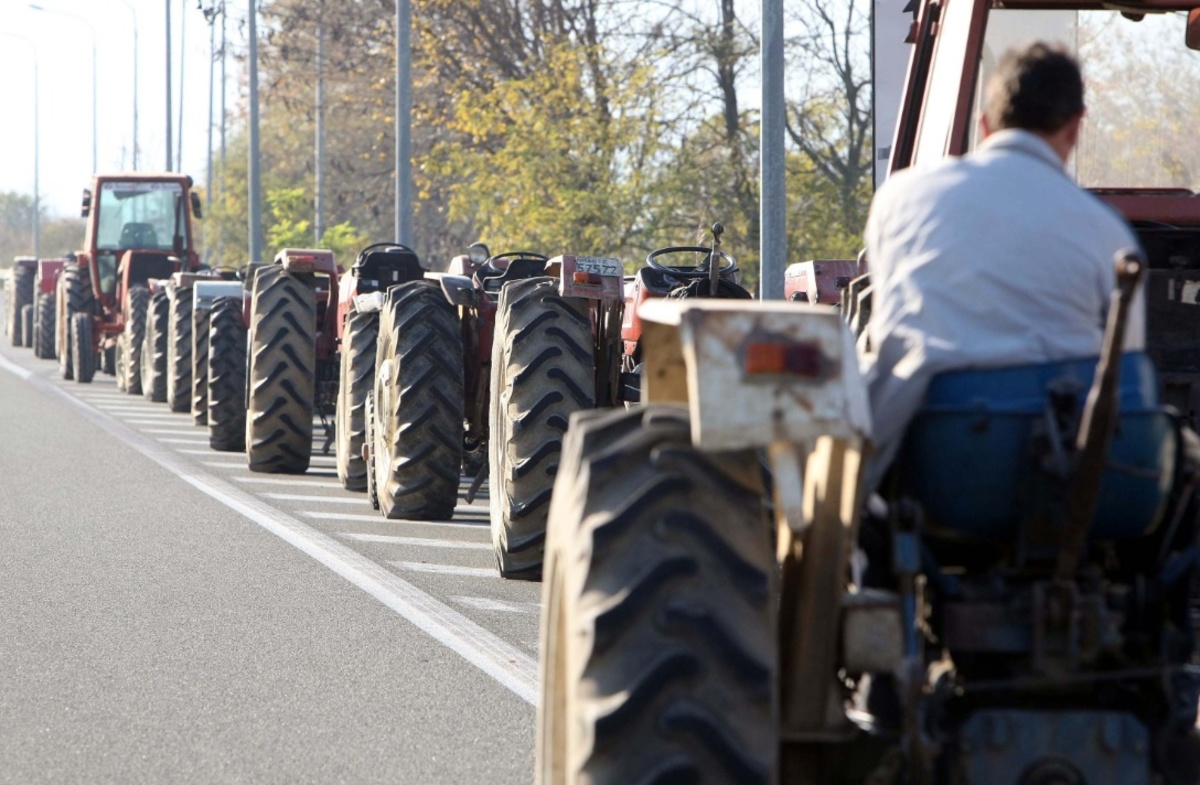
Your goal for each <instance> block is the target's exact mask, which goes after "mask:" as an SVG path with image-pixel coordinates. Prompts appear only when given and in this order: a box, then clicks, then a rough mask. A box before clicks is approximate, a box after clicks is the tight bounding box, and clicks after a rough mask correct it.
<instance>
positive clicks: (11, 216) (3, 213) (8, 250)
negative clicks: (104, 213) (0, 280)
mask: <svg viewBox="0 0 1200 785" xmlns="http://www.w3.org/2000/svg"><path fill="white" fill-rule="evenodd" d="M83 231H84V222H83V220H82V219H79V218H46V216H45V215H44V214H43V215H42V217H41V255H42V257H43V258H49V257H54V256H62V255H64V254H66V253H67V252H68V251H78V250H79V249H80V248H81V247H82V246H83ZM33 253H34V248H33V197H32V196H30V195H28V194H21V193H15V192H5V193H0V269H5V268H7V267H9V266H10V265H11V264H12V260H13V257H15V256H33Z"/></svg>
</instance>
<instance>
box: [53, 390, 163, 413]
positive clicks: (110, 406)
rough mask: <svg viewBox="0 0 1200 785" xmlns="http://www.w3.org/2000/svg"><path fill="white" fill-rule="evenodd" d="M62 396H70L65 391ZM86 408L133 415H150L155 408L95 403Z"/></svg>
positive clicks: (148, 405) (147, 405)
mask: <svg viewBox="0 0 1200 785" xmlns="http://www.w3.org/2000/svg"><path fill="white" fill-rule="evenodd" d="M63 394H64V395H70V393H69V392H67V391H66V390H63ZM72 397H73V396H72ZM88 406H91V407H93V408H96V409H100V410H102V411H103V412H105V413H108V412H130V413H133V414H150V413H151V412H153V411H154V409H155V407H153V406H151V405H150V404H146V405H145V406H126V405H124V404H115V403H95V404H92V403H89V404H88Z"/></svg>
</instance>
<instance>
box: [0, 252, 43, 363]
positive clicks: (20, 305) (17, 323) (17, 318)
mask: <svg viewBox="0 0 1200 785" xmlns="http://www.w3.org/2000/svg"><path fill="white" fill-rule="evenodd" d="M36 274H37V270H36V268H33V267H26V266H25V265H17V266H14V267H13V268H12V278H10V279H9V281H8V285H9V286H10V287H12V293H11V294H10V295H9V296H8V306H9V308H8V313H7V314H6V318H7V329H8V335H9V338H10V339H11V340H12V345H13V346H16V347H21V346H30V345H31V344H30V341H31V340H32V331H31V333H30V337H26V336H25V334H24V330H23V328H24V323H23V322H22V321H21V320H22V319H23V318H24V309H25V306H26V305H32V304H33V279H34V276H35V275H36Z"/></svg>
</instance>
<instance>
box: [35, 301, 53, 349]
mask: <svg viewBox="0 0 1200 785" xmlns="http://www.w3.org/2000/svg"><path fill="white" fill-rule="evenodd" d="M33 355H34V356H35V357H37V358H38V359H39V360H53V359H55V355H54V295H52V294H39V295H38V298H37V312H36V313H34V318H33Z"/></svg>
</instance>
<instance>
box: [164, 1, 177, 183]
mask: <svg viewBox="0 0 1200 785" xmlns="http://www.w3.org/2000/svg"><path fill="white" fill-rule="evenodd" d="M163 5H164V6H165V7H166V15H167V37H166V39H165V40H166V42H167V165H166V167H165V168H164V169H163V171H165V172H169V171H171V170H172V169H174V168H175V166H174V164H175V156H174V155H172V154H171V136H172V134H171V0H163Z"/></svg>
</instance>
